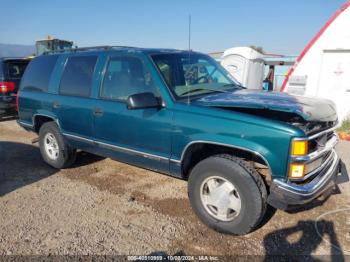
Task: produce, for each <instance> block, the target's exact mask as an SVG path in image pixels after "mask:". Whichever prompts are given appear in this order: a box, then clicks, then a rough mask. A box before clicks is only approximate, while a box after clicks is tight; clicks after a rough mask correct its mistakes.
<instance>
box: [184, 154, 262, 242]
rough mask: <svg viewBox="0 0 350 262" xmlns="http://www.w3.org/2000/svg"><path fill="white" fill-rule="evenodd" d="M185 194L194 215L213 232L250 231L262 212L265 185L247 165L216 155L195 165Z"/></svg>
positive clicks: (236, 159) (240, 161)
mask: <svg viewBox="0 0 350 262" xmlns="http://www.w3.org/2000/svg"><path fill="white" fill-rule="evenodd" d="M188 194H189V198H190V202H191V205H192V208H193V209H194V211H195V213H196V214H197V216H198V217H199V218H200V219H201V220H202V221H203V222H204V223H205V224H206V225H208V226H209V227H211V228H213V229H214V230H216V231H219V232H223V233H228V234H234V235H242V234H246V233H249V232H251V231H252V230H253V229H254V228H255V227H256V226H257V225H258V224H259V222H260V221H261V219H262V218H263V216H264V214H265V210H266V205H267V204H266V198H267V192H266V187H265V184H264V182H263V180H262V178H261V177H260V175H259V174H258V173H257V171H256V170H255V169H254V168H252V167H251V166H250V165H249V164H248V163H247V162H245V161H243V160H241V159H239V158H236V157H233V156H230V155H217V156H213V157H209V158H207V159H204V160H203V161H201V162H199V163H198V164H197V165H196V166H195V167H194V168H193V170H192V172H191V174H190V177H189V181H188Z"/></svg>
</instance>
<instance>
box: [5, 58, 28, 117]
mask: <svg viewBox="0 0 350 262" xmlns="http://www.w3.org/2000/svg"><path fill="white" fill-rule="evenodd" d="M29 61H30V60H29V59H26V58H0V114H2V113H7V114H13V113H15V109H16V94H17V90H18V87H19V83H20V80H21V78H22V75H23V73H24V70H25V69H26V67H27V65H28V63H29Z"/></svg>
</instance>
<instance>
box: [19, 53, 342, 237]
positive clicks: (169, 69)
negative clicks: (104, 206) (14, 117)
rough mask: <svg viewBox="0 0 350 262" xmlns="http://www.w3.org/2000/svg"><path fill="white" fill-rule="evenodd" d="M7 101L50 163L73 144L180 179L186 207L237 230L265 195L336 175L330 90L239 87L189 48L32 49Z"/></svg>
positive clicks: (251, 219)
mask: <svg viewBox="0 0 350 262" xmlns="http://www.w3.org/2000/svg"><path fill="white" fill-rule="evenodd" d="M18 102H19V120H18V123H19V124H20V125H21V126H22V127H24V128H25V129H27V130H30V131H34V132H36V133H38V134H39V145H40V151H41V154H42V157H43V159H44V161H45V162H46V163H48V164H49V165H51V166H53V167H55V168H67V167H69V166H70V165H71V164H72V163H73V162H74V161H75V157H76V151H77V149H79V150H83V151H87V152H90V153H93V154H98V155H101V156H105V157H111V158H113V159H117V160H119V161H123V162H127V163H130V164H133V165H137V166H140V167H144V168H147V169H152V170H156V171H158V172H160V173H164V174H168V175H171V176H175V177H178V178H182V179H186V180H188V194H189V198H190V201H191V204H192V207H193V209H194V211H195V213H196V214H197V215H198V216H199V218H200V219H201V220H202V221H203V222H204V223H206V224H207V225H209V226H210V227H212V228H214V229H215V230H218V231H220V232H226V233H231V234H245V233H248V232H250V231H252V230H253V229H254V228H256V226H257V225H258V224H259V223H260V221H261V219H262V218H263V216H264V214H265V210H266V207H267V204H270V205H272V206H274V207H276V208H280V209H286V208H288V207H289V206H290V205H302V204H305V203H307V202H310V201H312V200H313V199H315V198H317V197H318V196H320V195H321V194H324V193H325V192H328V191H329V190H328V189H330V188H331V187H335V186H336V184H337V183H340V182H342V181H346V180H347V176H346V173H343V175H341V174H342V173H341V172H340V171H341V165H340V159H339V157H338V155H337V153H336V151H335V149H334V147H335V145H336V143H337V141H338V138H337V136H336V134H335V133H334V129H335V127H336V125H337V114H336V110H335V106H334V104H333V103H332V102H330V101H327V100H314V99H309V98H304V97H295V96H290V95H288V94H284V93H272V92H260V91H254V90H248V89H243V88H241V87H240V86H238V85H237V84H236V83H235V82H234V80H233V79H232V78H231V77H230V75H229V74H228V72H227V71H225V70H224V69H223V68H222V67H221V66H220V65H219V64H218V63H216V62H215V61H214V60H213V59H212V58H210V57H209V56H207V55H204V54H200V53H197V52H192V51H191V52H189V51H178V50H165V49H140V48H129V47H104V48H90V49H89V48H85V49H73V50H72V51H70V52H58V53H52V54H47V55H42V56H40V57H37V58H35V59H34V60H33V61H32V62H31V63H30V64H29V66H28V68H27V69H26V71H25V74H24V77H23V80H22V82H21V88H20V95H19V101H18ZM340 179H343V180H342V181H341V180H340Z"/></svg>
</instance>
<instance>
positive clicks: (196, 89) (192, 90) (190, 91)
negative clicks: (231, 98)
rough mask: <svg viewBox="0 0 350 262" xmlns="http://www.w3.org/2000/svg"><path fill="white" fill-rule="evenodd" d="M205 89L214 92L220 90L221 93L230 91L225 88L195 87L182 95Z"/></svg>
mask: <svg viewBox="0 0 350 262" xmlns="http://www.w3.org/2000/svg"><path fill="white" fill-rule="evenodd" d="M204 90H208V91H212V92H219V93H227V92H228V91H225V90H218V89H210V88H195V89H191V90H188V91H186V92H185V93H182V94H181V95H180V96H183V95H188V94H190V93H193V92H197V91H204Z"/></svg>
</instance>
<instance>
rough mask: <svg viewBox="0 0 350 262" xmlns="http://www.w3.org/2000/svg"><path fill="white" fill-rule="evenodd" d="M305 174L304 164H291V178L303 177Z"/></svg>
mask: <svg viewBox="0 0 350 262" xmlns="http://www.w3.org/2000/svg"><path fill="white" fill-rule="evenodd" d="M304 175H305V165H304V164H291V165H290V169H289V178H302V177H303V176H304Z"/></svg>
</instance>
